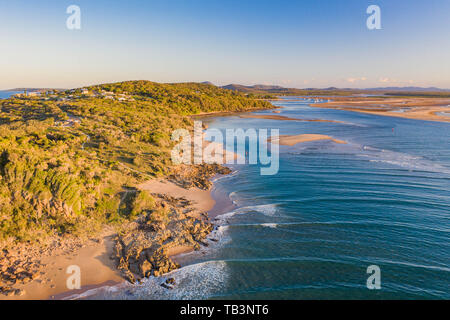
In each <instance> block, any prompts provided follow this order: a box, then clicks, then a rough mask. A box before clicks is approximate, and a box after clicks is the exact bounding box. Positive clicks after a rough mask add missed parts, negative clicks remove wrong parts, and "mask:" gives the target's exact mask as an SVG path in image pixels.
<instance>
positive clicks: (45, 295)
mask: <svg viewBox="0 0 450 320" xmlns="http://www.w3.org/2000/svg"><path fill="white" fill-rule="evenodd" d="M217 176H218V175H216V176H214V177H212V178H211V179H210V181H211V180H214V181H216V180H217V179H220V178H221V176H220V175H219V177H217ZM138 188H140V189H142V190H147V191H149V192H152V193H153V192H154V193H159V194H164V195H166V196H171V197H177V198H179V197H184V198H186V199H187V200H189V201H192V202H193V207H194V208H195V210H194V212H192V214H193V216H197V217H199V218H202V219H207V220H210V221H213V220H214V218H215V217H217V216H218V215H220V214H223V213H225V212H227V210H232V208H233V206H234V204H233V203H232V201H231V200H230V199H229V198H228V197H227V196H226V195H225V194H224V193H221V192H220V191H218V190H217V189H216V187H215V185H214V183H213V186H212V188H211V189H210V190H201V189H199V188H197V187H193V188H189V189H185V188H182V187H180V186H177V185H176V184H175V183H173V182H171V181H168V180H164V179H155V180H149V181H146V182H144V183H142V184H140V185H139V186H138ZM202 212H206V213H207V216H206V217H204V216H202V214H201V213H202ZM113 237H114V232H112V231H111V230H109V232H108V233H107V234H106V235H103V236H102V237H101V240H100V241H99V242H95V241H90V240H87V241H83V242H82V247H81V248H79V249H76V250H73V251H71V252H70V253H66V254H63V253H56V254H55V255H51V256H48V257H45V258H42V259H41V261H42V263H43V264H44V265H46V266H47V267H46V268H45V270H44V271H43V272H41V273H43V274H41V275H40V277H39V278H38V279H37V280H34V281H32V282H29V283H27V284H23V285H18V286H17V288H19V289H21V290H24V291H25V294H24V295H21V296H17V295H12V296H5V295H2V296H0V300H63V299H70V298H71V297H77V296H80V295H83V294H85V293H86V292H88V291H91V290H96V289H99V288H103V287H112V286H117V285H121V284H124V283H127V280H126V279H124V278H123V276H122V275H121V274H120V270H119V269H118V268H117V267H116V265H115V261H114V260H113V259H111V258H110V256H111V253H112V252H113V247H114V241H113ZM194 250H195V248H194V247H192V246H177V247H173V248H170V249H169V250H168V252H167V255H168V256H169V258H171V259H172V260H174V261H175V262H177V256H179V255H183V254H186V253H190V252H193V251H194ZM70 265H77V266H79V267H80V269H81V288H80V289H74V290H68V288H67V286H66V281H67V278H68V277H70V274H67V273H66V270H67V267H68V266H70ZM183 266H185V264H184V265H183ZM183 266H182V267H183Z"/></svg>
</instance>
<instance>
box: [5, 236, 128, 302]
mask: <svg viewBox="0 0 450 320" xmlns="http://www.w3.org/2000/svg"><path fill="white" fill-rule="evenodd" d="M112 245H113V242H112V235H111V234H108V235H105V236H103V238H100V241H99V242H96V241H87V242H86V243H85V244H84V247H82V248H79V249H77V250H75V251H72V252H70V253H65V252H55V254H54V255H52V256H51V257H43V258H42V259H41V263H42V264H44V265H46V267H45V268H43V271H42V272H41V275H40V276H39V278H38V279H37V280H34V281H32V282H29V283H27V284H21V285H16V286H15V287H17V288H18V289H23V290H25V294H24V295H22V296H11V297H6V296H4V295H2V296H0V299H4V300H18V299H22V300H41V299H55V298H56V299H60V298H62V297H63V296H61V294H63V293H70V295H72V294H76V293H80V292H83V291H86V290H88V289H90V288H93V287H97V286H103V285H113V284H117V283H119V282H122V281H123V278H122V277H121V276H120V274H119V272H118V270H117V269H116V268H115V266H114V263H113V261H112V260H110V259H109V254H110V252H112ZM71 265H76V266H78V267H79V268H80V270H81V277H80V279H81V287H82V289H80V290H71V291H69V289H68V288H67V283H66V282H67V279H68V278H69V277H70V276H71V274H67V273H66V271H67V268H68V267H69V266H71ZM68 291H69V292H68Z"/></svg>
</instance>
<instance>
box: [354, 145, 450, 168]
mask: <svg viewBox="0 0 450 320" xmlns="http://www.w3.org/2000/svg"><path fill="white" fill-rule="evenodd" d="M361 149H362V150H364V153H362V154H358V156H359V157H365V158H368V160H369V161H370V162H380V163H387V164H391V165H394V166H399V167H402V168H406V169H410V170H416V171H426V172H438V173H446V174H450V169H448V168H446V167H444V166H442V165H440V164H439V163H436V162H433V161H432V160H428V159H425V158H423V157H420V156H413V155H410V154H406V153H401V152H395V151H390V150H385V149H377V148H374V147H370V146H363V147H362V148H361Z"/></svg>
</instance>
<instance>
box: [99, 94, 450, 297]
mask: <svg viewBox="0 0 450 320" xmlns="http://www.w3.org/2000/svg"><path fill="white" fill-rule="evenodd" d="M309 103H311V102H303V101H294V99H293V98H290V99H286V100H285V101H277V102H276V103H274V104H276V105H279V106H284V109H280V111H281V113H280V115H283V116H288V117H293V118H305V119H330V120H339V121H342V122H344V123H318V122H295V121H278V120H266V119H241V118H239V117H234V116H233V117H223V118H218V119H215V120H214V121H213V122H212V123H210V124H209V125H210V127H214V128H220V129H224V128H237V127H241V128H280V134H303V133H316V134H327V135H330V136H332V137H334V138H336V139H340V140H345V141H347V142H348V144H345V145H340V144H335V143H333V142H331V141H316V142H310V143H304V144H299V145H297V146H293V147H284V146H281V147H280V171H279V173H278V174H277V175H275V176H261V175H260V174H259V167H258V166H256V165H251V166H233V169H234V170H236V172H235V173H234V174H232V175H230V176H228V177H224V178H222V179H219V180H218V181H216V185H217V187H218V188H220V190H222V191H223V192H225V193H226V194H227V195H229V196H230V198H231V200H232V201H234V203H235V204H236V206H237V208H236V209H233V210H232V211H231V212H228V213H225V214H224V215H221V216H219V217H218V218H217V219H218V220H217V221H216V223H217V224H219V225H221V227H219V228H218V229H217V230H216V231H214V233H213V235H211V238H214V239H219V240H220V241H218V242H214V241H210V243H211V245H210V246H209V247H208V248H205V249H203V250H202V251H200V252H197V253H194V254H187V255H184V256H181V257H180V258H179V260H181V262H184V263H185V264H188V265H187V266H186V267H184V268H181V269H179V270H176V271H174V272H173V273H172V274H171V275H170V276H171V277H174V278H175V279H176V282H177V286H176V287H175V289H173V290H166V289H163V288H162V287H161V286H160V285H159V284H160V283H161V281H163V280H164V279H154V278H152V279H149V280H147V281H146V282H144V283H143V284H141V285H137V286H131V285H122V287H121V288H115V289H114V290H107V291H106V292H102V293H101V294H100V295H97V297H103V298H114V299H124V298H125V299H158V298H163V299H190V298H196V299H224V298H225V299H229V298H236V299H369V298H375V299H417V298H431V299H435V298H438V299H449V298H450V289H449V288H450V265H449V261H450V246H449V233H450V223H449V218H450V192H449V191H450V124H447V123H439V122H428V121H418V120H409V119H401V118H393V117H383V116H376V115H367V114H361V113H355V112H349V111H340V110H331V109H320V108H312V107H310V106H309V105H308V104H309ZM271 112H272V111H265V112H260V113H261V114H272V113H271ZM369 265H378V266H379V267H380V269H381V290H369V289H367V287H366V280H367V278H368V276H369V275H368V274H367V273H366V270H367V267H368V266H369Z"/></svg>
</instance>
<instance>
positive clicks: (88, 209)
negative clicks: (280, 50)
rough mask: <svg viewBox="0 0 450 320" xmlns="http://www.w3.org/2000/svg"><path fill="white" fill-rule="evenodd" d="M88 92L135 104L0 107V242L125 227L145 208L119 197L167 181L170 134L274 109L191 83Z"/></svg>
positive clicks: (95, 101) (101, 101)
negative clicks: (155, 180) (226, 115)
mask: <svg viewBox="0 0 450 320" xmlns="http://www.w3.org/2000/svg"><path fill="white" fill-rule="evenodd" d="M89 89H90V90H91V91H101V90H105V91H112V92H114V93H117V94H120V93H127V94H128V95H129V96H132V97H133V100H134V101H124V102H119V101H117V100H109V99H105V98H99V97H97V98H95V97H86V96H81V95H80V94H79V92H80V91H78V92H75V93H70V92H59V93H57V96H58V97H59V98H64V97H65V98H67V97H68V96H69V94H70V95H73V96H74V98H73V99H70V100H67V101H56V99H55V98H54V97H53V96H49V97H48V98H50V99H49V100H39V99H38V98H24V99H17V98H12V99H8V100H3V101H1V102H0V107H1V113H0V240H7V239H8V240H14V241H36V240H41V239H45V238H46V237H48V236H54V235H58V236H60V235H66V234H76V235H78V234H86V233H88V232H94V231H96V230H98V229H100V227H101V226H102V225H103V224H105V223H120V222H121V221H123V220H124V219H130V218H132V217H134V216H135V215H137V214H139V208H141V207H145V206H146V204H145V203H143V202H145V201H144V200H145V199H148V202H151V198H149V197H146V196H145V195H142V194H141V195H139V194H137V198H136V199H131V200H130V201H131V206H130V203H127V205H126V207H127V210H124V208H122V206H121V197H122V195H123V188H124V187H127V186H128V187H132V186H133V185H135V184H136V183H137V182H140V181H142V180H144V179H148V178H149V177H153V176H166V175H169V174H170V173H171V171H172V170H173V167H172V164H171V161H170V150H171V146H172V142H171V140H170V136H171V132H172V131H173V130H174V129H178V128H185V127H190V126H191V125H192V121H191V119H190V118H189V117H188V116H189V115H193V114H198V113H202V112H215V111H244V110H252V109H262V108H270V107H271V105H270V104H269V103H267V102H264V101H258V100H255V99H252V98H249V97H246V96H245V95H243V94H241V93H237V92H232V91H230V90H224V89H220V88H217V87H215V86H212V85H206V84H197V83H182V84H158V83H153V82H149V81H129V82H122V83H113V84H104V85H98V86H92V87H89ZM67 119H79V120H80V122H79V123H67V122H65V123H64V122H63V121H64V120H67ZM142 199H144V200H142ZM131 213H132V214H131Z"/></svg>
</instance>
